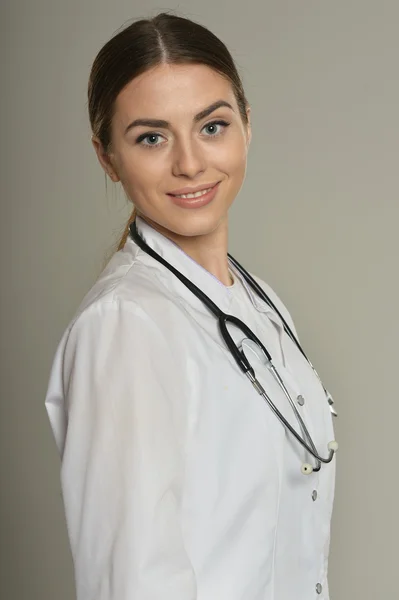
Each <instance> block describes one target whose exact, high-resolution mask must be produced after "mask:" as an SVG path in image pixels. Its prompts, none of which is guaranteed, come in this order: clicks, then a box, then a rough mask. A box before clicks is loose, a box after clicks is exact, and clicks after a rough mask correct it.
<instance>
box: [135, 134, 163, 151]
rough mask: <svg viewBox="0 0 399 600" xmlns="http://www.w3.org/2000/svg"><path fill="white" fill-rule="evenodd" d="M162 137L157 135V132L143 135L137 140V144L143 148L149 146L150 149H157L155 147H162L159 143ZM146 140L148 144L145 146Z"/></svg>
mask: <svg viewBox="0 0 399 600" xmlns="http://www.w3.org/2000/svg"><path fill="white" fill-rule="evenodd" d="M161 137H162V136H161V134H160V133H155V132H151V133H143V134H142V135H139V137H138V138H137V140H136V144H141V145H142V146H147V147H148V148H155V147H157V146H160V145H161V144H160V143H159V142H158V140H159V138H161ZM145 140H147V141H148V143H146V144H144V141H145Z"/></svg>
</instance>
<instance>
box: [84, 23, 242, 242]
mask: <svg viewBox="0 0 399 600" xmlns="http://www.w3.org/2000/svg"><path fill="white" fill-rule="evenodd" d="M162 63H169V64H187V63H193V64H194V63H195V64H202V65H206V66H208V67H210V68H211V69H213V70H215V71H217V72H218V73H219V74H220V75H222V76H223V77H225V78H226V79H227V80H229V81H230V83H231V85H232V88H233V92H234V95H235V98H236V100H237V104H238V108H239V111H240V114H241V117H242V119H243V122H244V123H247V113H246V108H247V104H248V103H247V100H246V97H245V94H244V89H243V85H242V81H241V78H240V76H239V74H238V71H237V68H236V66H235V64H234V61H233V58H232V56H231V54H230V52H229V51H228V49H227V48H226V46H225V44H224V43H223V42H222V41H221V40H220V39H219V38H218V37H217V36H216V35H214V34H213V33H212V32H211V31H209V29H207V28H206V27H204V26H202V25H200V24H198V23H195V22H194V21H191V20H190V19H186V18H183V17H179V16H176V15H172V14H169V13H160V14H158V15H156V16H155V17H153V18H152V19H140V20H138V21H135V22H133V23H132V24H131V25H129V26H128V27H126V28H125V29H123V30H122V31H120V32H119V33H117V34H116V35H115V36H114V37H112V38H111V39H110V40H109V41H108V42H107V43H106V44H105V45H104V46H103V47H102V48H101V50H100V51H99V53H98V54H97V56H96V58H95V60H94V62H93V66H92V69H91V72H90V78H89V85H88V109H89V119H90V125H91V128H92V132H93V135H95V136H97V137H98V138H99V140H100V142H101V144H102V146H103V148H104V150H105V151H106V152H108V151H109V150H110V148H111V122H112V118H113V114H114V106H115V100H116V98H117V97H118V95H119V93H120V92H121V91H122V89H123V88H124V87H125V86H126V85H127V84H128V83H130V82H131V81H132V80H133V79H134V78H135V77H137V76H138V75H141V74H142V73H144V72H145V71H147V70H148V69H151V68H153V67H155V66H157V65H159V64H162ZM135 217H136V209H135V208H134V209H133V212H132V214H131V216H130V218H129V221H128V223H127V225H126V228H125V230H124V232H123V235H122V239H121V240H120V242H119V245H118V250H119V249H121V248H123V246H124V245H125V242H126V239H127V236H128V235H129V225H130V223H132V221H134V219H135Z"/></svg>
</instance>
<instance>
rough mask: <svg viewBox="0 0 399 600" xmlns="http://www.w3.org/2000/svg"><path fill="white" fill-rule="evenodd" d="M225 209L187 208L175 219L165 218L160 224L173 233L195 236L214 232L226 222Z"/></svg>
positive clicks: (226, 214)
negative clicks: (197, 209) (196, 209)
mask: <svg viewBox="0 0 399 600" xmlns="http://www.w3.org/2000/svg"><path fill="white" fill-rule="evenodd" d="M227 219H228V212H227V210H224V211H223V212H221V211H215V210H213V211H212V210H209V211H195V210H193V209H188V210H187V211H186V212H185V213H184V214H182V215H178V216H176V218H175V219H167V220H165V221H164V224H163V225H162V226H163V227H164V228H165V229H168V230H169V231H171V232H172V233H174V234H175V235H180V236H185V237H196V236H203V235H209V234H211V233H214V232H215V231H216V230H217V229H218V228H219V227H223V226H224V224H225V223H227Z"/></svg>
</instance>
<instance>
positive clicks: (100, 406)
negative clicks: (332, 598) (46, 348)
mask: <svg viewBox="0 0 399 600" xmlns="http://www.w3.org/2000/svg"><path fill="white" fill-rule="evenodd" d="M137 226H138V230H139V232H140V234H141V235H142V236H143V237H144V239H145V240H146V241H147V243H148V244H149V245H150V246H151V247H152V248H154V249H155V250H156V251H157V252H158V253H159V254H160V255H161V256H163V257H164V258H165V259H166V260H167V261H168V262H170V263H171V264H172V265H173V266H175V267H176V268H177V269H179V270H180V271H181V272H182V273H183V274H184V275H186V276H187V277H188V278H189V279H190V280H191V281H193V282H194V283H195V284H196V285H197V286H198V287H199V288H201V289H202V290H203V291H204V292H205V293H206V294H207V295H208V296H209V297H210V298H211V299H212V300H213V301H214V302H215V303H216V304H217V305H218V306H219V307H220V308H221V309H222V310H223V311H225V312H228V313H231V314H233V315H235V316H237V317H239V318H241V319H242V320H243V321H244V322H245V323H246V324H247V325H248V326H249V327H250V328H251V329H252V330H253V331H254V333H255V334H256V335H257V336H258V337H259V338H260V339H261V340H262V341H263V343H264V344H265V346H266V347H267V348H268V349H269V351H270V353H271V354H272V356H273V358H274V362H275V365H276V366H277V367H278V369H279V371H280V373H281V374H282V376H283V377H284V380H285V382H286V384H287V386H288V387H289V389H290V391H291V392H292V393H293V397H294V398H296V396H297V395H298V394H302V395H303V396H304V398H305V404H304V406H303V407H299V409H300V410H301V411H302V414H303V416H304V419H305V421H306V423H307V426H308V429H309V430H310V433H311V435H312V437H313V439H314V441H315V444H316V446H317V448H318V449H319V451H321V452H322V454H323V455H327V443H328V442H329V441H331V440H332V439H334V433H333V426H332V418H331V414H330V411H329V407H328V404H327V401H326V398H325V395H324V392H323V390H322V387H321V385H320V383H319V381H318V379H317V377H316V376H315V375H314V373H313V371H312V370H311V368H310V367H309V365H308V363H307V362H306V361H305V359H304V358H303V356H302V355H301V354H300V353H299V351H298V350H297V348H296V347H295V345H294V344H293V342H292V341H291V340H290V339H289V338H288V336H287V335H286V334H284V333H283V330H282V327H281V323H280V320H279V318H278V317H277V316H276V315H275V314H274V313H273V311H271V310H270V309H269V308H268V307H267V305H266V304H265V303H264V302H263V301H261V300H260V299H259V298H258V297H257V296H256V295H255V294H253V293H252V291H249V290H247V286H246V284H244V283H243V282H242V279H241V277H240V275H239V274H238V272H237V270H236V269H235V268H234V267H233V266H232V265H230V268H231V271H232V272H233V273H234V277H235V283H234V284H233V285H232V286H230V287H226V286H224V285H223V284H222V283H221V282H220V281H218V280H217V279H216V278H215V277H213V276H212V275H211V274H210V273H209V272H207V271H206V270H205V269H203V268H202V267H201V266H200V265H198V264H197V263H196V262H195V261H193V260H192V259H191V258H190V257H189V256H187V255H186V254H185V253H184V252H183V251H182V250H181V249H180V248H179V247H178V246H177V245H176V244H174V243H173V242H171V241H170V240H169V239H168V238H166V237H164V236H163V235H161V234H160V233H159V232H157V231H156V230H154V229H153V228H152V227H151V226H150V225H148V224H147V223H146V222H145V221H144V220H143V219H140V218H137ZM256 279H257V281H258V283H259V284H260V285H261V286H262V287H263V289H265V291H266V292H267V293H268V294H269V295H270V296H271V298H272V299H273V300H274V301H275V303H277V306H278V307H279V309H281V311H282V314H283V315H284V317H285V318H287V320H288V322H289V323H290V324H291V325H292V322H291V320H290V317H289V315H288V313H287V311H286V309H285V308H284V306H283V305H282V304H281V302H280V301H279V299H278V298H277V297H276V295H275V294H274V293H273V291H272V290H271V289H270V288H269V286H267V285H266V284H265V283H264V282H263V281H261V280H260V279H259V278H256ZM230 331H231V332H232V334H233V335H234V336H235V339H236V341H240V340H241V339H242V338H243V337H244V336H242V335H238V334H237V330H236V329H235V328H230ZM253 366H254V368H255V371H256V372H257V376H258V378H259V380H260V381H261V383H262V384H263V386H264V387H265V389H266V391H268V392H269V393H270V395H271V397H272V398H273V400H274V401H275V403H276V404H277V405H278V407H279V408H280V410H282V412H283V414H284V415H285V416H286V417H287V418H288V419H289V420H290V422H291V423H292V424H293V425H295V427H296V428H297V423H296V420H295V418H294V416H293V414H292V411H291V409H290V408H289V406H288V403H287V401H286V399H285V398H284V396H283V394H282V392H281V390H280V388H278V386H277V384H275V383H274V382H273V380H272V377H271V375H270V374H269V373H268V372H267V371H266V368H265V367H263V366H262V368H259V365H257V364H253ZM46 408H47V411H48V416H49V419H50V422H51V426H52V429H53V432H54V436H55V439H56V442H57V445H58V449H59V452H60V455H61V458H62V465H61V483H62V490H63V497H64V504H65V512H66V519H67V526H68V534H69V539H70V544H71V549H72V555H73V560H74V567H75V580H76V590H77V600H311V599H312V598H321V599H323V600H327V599H328V598H329V594H328V583H327V560H328V558H327V557H328V550H329V540H330V517H331V512H332V503H333V494H334V477H335V459H334V461H333V463H331V464H329V465H326V466H323V467H322V470H321V472H320V473H313V474H312V475H310V476H304V475H302V473H301V464H302V462H303V461H304V460H305V459H306V460H308V461H309V457H308V456H307V455H306V453H305V452H304V451H303V450H302V449H301V447H300V446H299V445H298V444H297V442H295V441H292V439H291V438H290V437H289V436H287V434H286V432H285V430H284V428H283V426H282V425H281V424H280V423H279V421H278V420H277V418H276V417H275V415H274V414H273V413H272V411H271V410H270V408H269V407H268V406H267V404H266V403H265V401H264V400H263V399H262V397H261V396H259V395H258V393H257V392H256V391H255V389H254V388H253V387H252V385H251V383H250V382H249V380H248V379H247V377H245V375H244V374H243V373H242V372H241V371H240V370H239V368H238V367H237V365H236V363H235V362H234V359H233V358H232V357H231V355H230V353H229V352H228V351H227V349H226V347H225V345H224V342H223V340H222V338H221V336H220V334H219V330H218V324H217V321H216V319H215V317H214V316H213V315H212V314H210V313H209V311H208V309H207V308H206V307H205V306H204V305H203V304H202V303H201V302H200V301H199V300H198V299H197V298H196V297H195V296H194V295H193V294H192V293H191V292H190V291H189V290H188V289H187V288H186V287H185V286H184V285H183V284H182V283H181V282H180V281H179V280H178V279H177V278H176V277H175V276H174V275H173V274H172V273H170V272H169V271H168V270H167V269H166V268H165V267H164V266H162V265H160V264H159V263H158V262H157V261H155V260H154V259H153V258H151V257H150V256H148V255H147V254H146V253H145V252H143V251H142V250H141V249H139V248H138V246H137V245H136V244H135V243H134V242H133V240H132V239H130V238H129V239H128V240H127V242H126V245H125V247H124V248H123V250H121V251H119V252H117V253H116V254H115V255H114V256H113V258H112V259H111V261H110V263H109V264H108V266H107V268H106V269H105V270H104V272H103V273H102V275H101V276H100V278H99V279H98V281H97V283H96V284H95V285H94V286H93V288H92V289H91V290H90V291H89V293H88V294H87V295H86V297H85V299H84V300H83V302H82V304H81V306H80V308H79V310H78V311H77V314H76V316H75V318H74V319H73V321H72V322H71V324H70V325H69V327H68V328H67V330H66V331H65V334H64V336H63V337H62V340H61V341H60V344H59V347H58V350H57V352H56V355H55V358H54V363H53V368H52V372H51V376H50V381H49V387H48V392H47V397H46ZM310 462H312V463H314V461H313V459H312V460H311V461H310ZM314 490H317V499H316V500H313V499H312V493H313V491H314ZM315 496H316V495H315V494H313V497H315ZM318 584H320V585H319V586H318ZM320 586H321V587H322V591H321V593H318V591H317V589H319V590H320V589H321V588H320Z"/></svg>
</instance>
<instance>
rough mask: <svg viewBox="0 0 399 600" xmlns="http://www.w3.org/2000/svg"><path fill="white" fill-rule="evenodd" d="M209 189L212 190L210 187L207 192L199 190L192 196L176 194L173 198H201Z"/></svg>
mask: <svg viewBox="0 0 399 600" xmlns="http://www.w3.org/2000/svg"><path fill="white" fill-rule="evenodd" d="M211 189H212V188H211V187H210V188H208V189H207V190H201V191H200V192H195V193H194V194H176V195H175V198H200V197H201V196H204V195H205V194H207V193H208V192H210V191H211Z"/></svg>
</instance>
